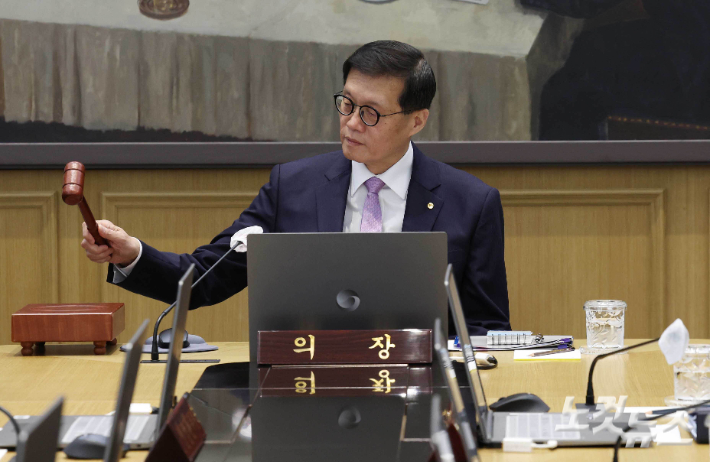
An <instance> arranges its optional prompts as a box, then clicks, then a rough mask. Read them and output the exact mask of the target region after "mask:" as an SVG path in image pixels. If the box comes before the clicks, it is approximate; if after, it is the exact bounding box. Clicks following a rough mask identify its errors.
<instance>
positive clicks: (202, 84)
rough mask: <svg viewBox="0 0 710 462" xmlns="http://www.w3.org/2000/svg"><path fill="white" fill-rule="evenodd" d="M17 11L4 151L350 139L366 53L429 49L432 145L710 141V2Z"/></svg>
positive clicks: (2, 97)
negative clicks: (356, 65)
mask: <svg viewBox="0 0 710 462" xmlns="http://www.w3.org/2000/svg"><path fill="white" fill-rule="evenodd" d="M84 1H85V0H74V1H69V2H62V3H61V4H57V3H48V4H47V9H46V10H41V11H38V10H37V9H34V8H32V7H31V5H30V4H26V3H23V2H17V3H16V7H14V9H5V10H4V11H0V142H4V143H12V142H101V141H106V142H146V141H156V142H186V141H192V142H216V141H219V142H225V141H297V142H300V141H337V140H338V116H337V113H336V111H335V108H334V107H333V103H332V95H333V93H335V92H337V91H340V90H341V89H342V85H343V82H342V73H341V66H342V63H343V62H344V60H345V59H346V58H347V56H349V54H350V53H352V52H353V51H354V50H355V49H356V48H357V47H358V46H359V45H361V44H363V43H366V42H367V41H371V40H377V39H396V40H401V41H407V42H408V43H410V44H412V45H414V46H416V47H418V48H421V49H422V51H423V52H424V54H425V56H426V58H427V60H428V61H429V63H430V64H431V66H432V68H433V70H434V73H435V75H436V78H437V95H436V97H435V98H434V102H433V104H432V107H431V115H430V118H429V122H428V123H427V126H426V127H425V129H424V130H423V131H422V132H421V133H420V134H419V135H417V138H416V139H417V140H426V141H529V140H545V141H550V140H622V139H708V138H710V2H708V1H698V0H672V1H671V0H583V1H579V0H490V1H489V2H487V3H486V2H479V3H483V4H476V3H471V2H466V1H456V0H406V1H405V0H394V1H390V2H386V3H366V2H362V1H359V0H319V1H315V0H313V1H304V2H293V1H292V0H272V2H270V4H269V5H270V7H269V8H264V7H263V4H262V2H261V1H260V0H243V1H240V2H234V1H232V0H214V1H213V2H212V3H210V4H209V5H207V4H206V3H203V2H193V3H192V4H191V5H190V8H189V10H187V9H186V10H184V11H181V13H180V15H176V16H175V18H173V19H170V20H167V21H159V20H156V19H154V18H151V17H148V16H145V15H142V14H140V13H139V11H138V8H137V7H136V5H135V3H134V2H119V3H115V4H112V5H110V6H108V5H107V6H105V7H102V8H92V9H91V10H88V11H87V10H86V8H81V6H82V5H83V4H84Z"/></svg>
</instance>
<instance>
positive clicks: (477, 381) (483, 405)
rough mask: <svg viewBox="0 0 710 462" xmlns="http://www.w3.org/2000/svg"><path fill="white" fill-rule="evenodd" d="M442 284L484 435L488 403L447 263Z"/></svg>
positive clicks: (454, 281) (451, 273)
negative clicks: (446, 295) (447, 298)
mask: <svg viewBox="0 0 710 462" xmlns="http://www.w3.org/2000/svg"><path fill="white" fill-rule="evenodd" d="M444 286H445V287H446V292H447V294H448V297H449V305H450V306H451V315H452V318H453V320H454V326H455V327H456V335H457V336H458V337H459V341H460V342H461V350H462V352H463V357H464V361H465V362H466V366H467V367H466V370H467V371H468V373H467V374H466V376H467V377H468V382H469V385H470V386H471V391H472V393H473V399H474V402H475V403H476V406H474V408H475V410H476V416H475V418H476V420H477V421H478V425H479V431H481V432H483V433H484V437H485V432H486V428H485V427H486V425H485V422H486V414H487V413H488V403H487V401H486V394H485V393H484V391H483V383H482V382H481V376H480V375H479V374H478V368H477V367H476V357H475V354H474V352H473V347H472V346H471V337H470V336H469V335H468V327H466V318H465V317H464V314H463V307H462V306H461V299H460V298H459V292H458V289H457V288H456V279H455V278H454V271H453V266H452V265H448V267H447V268H446V277H445V278H444Z"/></svg>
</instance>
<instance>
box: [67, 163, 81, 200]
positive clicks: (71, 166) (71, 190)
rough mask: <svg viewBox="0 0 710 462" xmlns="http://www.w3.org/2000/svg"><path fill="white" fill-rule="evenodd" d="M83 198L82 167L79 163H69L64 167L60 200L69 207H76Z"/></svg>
mask: <svg viewBox="0 0 710 462" xmlns="http://www.w3.org/2000/svg"><path fill="white" fill-rule="evenodd" d="M83 198H84V165H83V164H82V163H81V162H69V163H68V164H67V165H66V166H65V167H64V187H62V200H64V202H65V203H67V204H69V205H76V204H78V203H79V202H81V200H82V199H83Z"/></svg>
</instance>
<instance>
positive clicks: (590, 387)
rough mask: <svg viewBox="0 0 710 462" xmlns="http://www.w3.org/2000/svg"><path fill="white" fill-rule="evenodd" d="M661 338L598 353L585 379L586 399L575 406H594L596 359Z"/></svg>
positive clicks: (592, 407)
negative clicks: (587, 377)
mask: <svg viewBox="0 0 710 462" xmlns="http://www.w3.org/2000/svg"><path fill="white" fill-rule="evenodd" d="M660 339H661V338H660V337H659V338H655V339H653V340H647V341H645V342H641V343H637V344H636V345H631V346H628V347H625V348H621V349H620V350H614V351H612V352H609V353H604V354H602V355H598V356H597V357H596V358H594V360H593V361H592V365H591V366H590V367H589V379H588V380H587V399H586V402H585V403H584V404H577V408H582V409H584V408H591V409H594V408H596V403H595V402H594V384H593V381H592V376H593V375H594V366H596V365H597V361H599V360H600V359H602V358H606V357H607V356H611V355H615V354H618V353H622V352H624V351H629V350H633V349H634V348H638V347H642V346H644V345H649V344H651V343H655V342H657V341H659V340H660Z"/></svg>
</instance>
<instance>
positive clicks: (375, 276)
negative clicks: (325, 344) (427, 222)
mask: <svg viewBox="0 0 710 462" xmlns="http://www.w3.org/2000/svg"><path fill="white" fill-rule="evenodd" d="M248 254H249V255H248V260H249V263H248V265H247V273H248V274H247V276H248V280H249V342H250V345H249V346H250V350H251V352H250V353H251V359H252V361H256V352H257V345H256V343H257V337H258V335H257V332H258V331H260V330H340V329H344V330H357V329H431V326H433V325H434V319H436V318H441V319H447V310H446V290H445V289H444V287H443V286H442V285H441V284H438V283H437V281H441V276H442V275H443V274H444V273H445V272H446V262H447V240H446V233H441V232H434V233H408V232H407V233H301V234H287V233H279V234H252V235H250V236H249V252H248ZM442 327H443V329H444V335H448V332H446V330H447V327H448V323H446V324H445V325H444V326H442Z"/></svg>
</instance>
